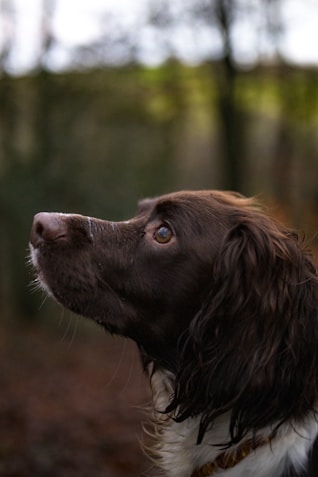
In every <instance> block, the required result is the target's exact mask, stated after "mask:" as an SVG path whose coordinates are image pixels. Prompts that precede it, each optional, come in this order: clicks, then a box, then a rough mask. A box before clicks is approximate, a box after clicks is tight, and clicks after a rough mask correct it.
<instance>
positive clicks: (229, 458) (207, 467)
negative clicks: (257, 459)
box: [191, 437, 270, 477]
mask: <svg viewBox="0 0 318 477" xmlns="http://www.w3.org/2000/svg"><path fill="white" fill-rule="evenodd" d="M269 442H270V438H269V437H265V438H255V439H249V440H247V441H245V442H244V443H243V444H241V445H240V446H238V447H237V448H236V449H234V450H232V451H229V450H226V451H224V452H222V453H221V454H219V455H218V456H217V457H216V459H214V460H213V461H212V462H208V463H207V464H204V465H203V466H202V467H201V468H200V469H196V470H195V471H194V472H192V474H191V477H208V476H211V475H214V474H215V473H216V472H217V471H218V470H227V469H230V468H231V467H235V466H236V465H237V464H239V463H240V462H241V461H242V460H243V459H245V457H247V456H248V455H249V454H251V453H252V452H253V451H255V450H256V449H257V448H258V447H261V446H263V445H265V444H268V443H269Z"/></svg>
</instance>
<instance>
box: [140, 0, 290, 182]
mask: <svg viewBox="0 0 318 477" xmlns="http://www.w3.org/2000/svg"><path fill="white" fill-rule="evenodd" d="M279 2H280V0H263V1H261V2H258V1H255V0H194V1H193V0H192V1H189V0H188V1H187V0H184V1H182V2H174V4H172V3H171V2H168V1H166V0H162V1H160V2H158V1H152V0H150V3H149V11H150V15H149V21H150V23H151V24H152V25H154V26H155V27H156V28H157V29H158V31H160V32H161V33H162V35H163V36H164V37H165V41H166V44H167V43H168V44H169V42H170V44H169V48H168V49H167V51H168V53H169V52H173V49H174V47H173V44H172V42H171V38H173V32H175V31H176V29H177V28H178V26H180V24H182V23H183V24H184V25H187V26H188V27H189V28H192V30H193V31H194V32H199V31H200V29H202V28H205V29H208V30H210V31H212V30H213V31H214V32H215V33H217V35H218V37H219V39H220V42H219V43H220V46H219V47H218V48H215V47H213V45H212V43H211V48H210V51H211V56H210V61H209V64H210V70H211V82H212V81H213V83H214V85H215V86H216V88H217V104H216V106H217V111H218V116H219V127H220V137H221V141H222V146H223V172H224V174H223V176H224V179H223V185H224V187H227V188H230V189H234V190H242V189H243V188H244V181H243V169H244V167H243V164H242V163H243V162H244V157H245V155H246V151H245V149H246V148H245V143H246V141H245V140H246V130H247V114H246V113H245V111H244V109H243V108H242V105H240V104H239V101H238V98H237V88H238V86H237V80H238V77H239V75H240V73H241V67H240V64H239V62H238V59H237V54H236V50H237V45H236V44H235V40H234V35H233V32H234V29H235V26H237V24H238V23H239V22H240V21H242V18H249V20H250V24H254V23H255V22H258V23H259V26H260V28H262V30H263V31H262V36H263V37H264V36H266V38H267V37H268V38H270V39H271V41H272V42H273V43H275V42H276V41H277V39H278V37H279V34H280V21H279V17H278V16H277V14H276V13H277V9H278V6H279ZM176 5H177V6H176ZM178 7H179V9H178ZM210 37H211V38H214V37H213V35H211V36H210ZM268 38H267V39H266V41H268ZM211 41H212V40H211ZM162 46H164V43H162ZM256 49H257V46H256V45H255V50H256Z"/></svg>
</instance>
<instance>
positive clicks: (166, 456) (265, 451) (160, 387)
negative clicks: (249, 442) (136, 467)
mask: <svg viewBox="0 0 318 477" xmlns="http://www.w3.org/2000/svg"><path fill="white" fill-rule="evenodd" d="M150 375H151V387H152V391H153V407H154V421H155V433H154V434H155V438H156V445H155V457H156V460H157V464H158V465H159V468H161V470H162V471H163V475H165V476H167V477H191V474H192V472H193V471H194V470H195V469H200V468H201V467H202V466H203V465H204V464H206V463H208V462H212V461H214V460H215V458H216V457H217V455H218V454H219V453H220V452H221V451H220V448H219V447H217V446H216V444H219V443H220V442H226V441H227V440H228V418H227V416H226V415H225V416H223V417H221V418H219V419H217V420H216V422H215V424H214V426H213V428H212V429H211V430H209V431H208V432H207V433H206V435H205V437H204V440H203V443H202V444H200V445H197V444H196V441H197V435H198V427H199V421H200V417H195V418H190V419H187V420H186V421H184V422H181V423H176V422H175V421H174V420H173V419H172V418H171V416H170V417H169V416H167V415H165V414H162V413H161V412H160V411H163V410H164V409H165V408H166V406H167V405H168V404H169V400H170V397H171V395H172V393H173V376H172V375H171V374H169V373H166V372H163V371H155V372H154V373H153V374H150ZM296 427H297V429H295V425H292V424H285V425H284V426H282V427H281V428H280V430H279V433H278V435H277V436H276V437H275V439H274V440H273V441H272V442H271V444H267V445H262V446H260V447H258V448H257V449H256V450H255V451H253V452H252V453H251V454H249V455H248V456H247V457H246V458H244V459H243V460H242V461H241V462H239V463H238V464H237V465H236V466H235V467H233V468H230V469H227V470H220V471H218V473H217V474H215V475H216V476H220V477H255V476H256V475H257V477H280V476H281V475H282V473H283V472H284V470H286V469H287V468H288V467H289V466H291V465H292V466H294V468H295V469H296V470H298V469H299V470H300V469H302V468H303V467H304V466H306V462H307V455H308V451H309V449H310V447H311V445H312V443H313V441H314V439H315V437H316V436H317V434H318V424H317V422H316V420H315V419H314V417H313V416H312V417H310V418H308V419H307V420H306V421H305V422H304V423H302V425H299V424H297V426H296ZM269 434H270V429H264V430H263V431H262V432H261V433H260V435H263V436H267V435H269ZM247 438H248V436H247Z"/></svg>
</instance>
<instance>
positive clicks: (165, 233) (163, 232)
mask: <svg viewBox="0 0 318 477" xmlns="http://www.w3.org/2000/svg"><path fill="white" fill-rule="evenodd" d="M172 235H173V233H172V230H171V229H170V228H169V227H167V226H166V225H161V226H160V227H159V228H158V229H157V230H156V231H155V233H154V239H155V240H156V241H157V242H158V243H168V242H170V240H171V238H172Z"/></svg>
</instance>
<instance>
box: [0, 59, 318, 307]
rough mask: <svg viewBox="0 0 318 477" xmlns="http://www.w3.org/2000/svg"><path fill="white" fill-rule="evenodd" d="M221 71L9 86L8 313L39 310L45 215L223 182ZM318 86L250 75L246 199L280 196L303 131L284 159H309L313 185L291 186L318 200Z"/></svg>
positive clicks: (5, 116)
mask: <svg viewBox="0 0 318 477" xmlns="http://www.w3.org/2000/svg"><path fill="white" fill-rule="evenodd" d="M218 68H219V66H218V65H217V64H215V65H213V67H211V64H206V65H201V66H200V67H196V68H191V67H187V66H184V65H181V64H179V63H178V62H176V61H170V62H168V63H167V64H165V65H163V66H161V67H160V68H156V69H149V68H143V67H141V66H131V65H128V66H125V67H123V68H119V69H103V70H102V69H96V70H93V71H86V72H81V73H80V72H70V73H65V74H59V75H52V74H49V73H47V72H46V71H40V72H39V73H37V74H35V75H33V76H28V77H23V78H10V77H8V76H4V77H2V78H1V79H0V211H1V229H0V263H1V271H0V312H1V313H2V315H7V316H9V315H10V314H11V315H13V313H15V312H18V314H22V315H24V316H35V315H36V313H37V308H38V303H39V299H38V296H34V295H32V294H31V293H30V290H29V288H28V282H30V280H31V275H30V273H29V271H28V269H27V268H26V266H25V256H26V253H27V252H26V249H27V243H28V235H29V229H30V226H31V222H32V217H33V214H34V213H36V212H38V211H41V210H59V211H64V212H70V211H71V212H79V213H83V214H88V215H91V216H99V217H104V218H109V219H115V220H120V219H124V218H127V217H129V216H130V215H131V214H133V212H134V210H135V207H136V202H137V200H138V199H139V198H141V197H144V196H152V195H157V194H161V193H164V192H167V191H169V190H172V189H176V188H185V187H187V188H204V187H211V188H213V187H218V188H222V187H224V184H225V183H226V181H225V177H224V167H223V158H224V151H223V150H222V148H221V146H220V144H221V142H220V129H219V120H218V110H217V104H218V99H219V98H218V93H217V92H218V89H217V87H216V78H217V74H218ZM316 84H317V71H315V70H312V71H302V70H296V69H292V68H287V67H286V68H284V69H283V68H281V69H273V68H272V69H270V68H267V69H266V68H262V69H257V70H255V71H249V72H240V73H239V75H238V78H237V81H236V83H235V98H234V99H235V102H236V107H237V108H238V110H239V111H240V118H242V120H244V124H245V127H246V128H247V132H248V134H247V136H248V142H247V147H246V151H245V155H244V157H241V158H240V164H239V166H240V168H241V173H242V176H243V177H244V182H243V184H242V191H243V192H246V193H259V192H265V193H267V194H271V193H273V192H274V193H275V188H273V185H272V184H273V177H274V178H275V177H276V176H277V174H276V175H275V172H273V171H275V160H276V159H275V158H276V156H275V153H274V152H275V150H276V148H277V141H278V136H279V131H281V127H280V126H281V125H282V124H286V125H287V129H288V131H292V134H291V135H290V136H289V144H288V146H286V149H285V150H284V151H283V153H282V154H283V155H284V156H286V157H287V158H289V152H288V151H290V148H292V150H293V151H297V152H299V153H300V155H299V158H298V160H297V161H296V164H297V165H298V166H297V167H298V168H299V167H300V170H303V171H305V173H304V175H303V180H302V181H300V180H298V182H297V184H296V185H295V184H294V183H292V184H290V183H289V184H287V185H288V187H297V194H298V196H299V195H301V194H302V191H303V190H305V191H306V198H307V199H308V201H311V203H315V201H317V193H316V190H317V176H316V173H317V160H316V158H317V147H318V146H317V141H316V139H315V136H316V134H315V128H316V127H317V119H318V92H317V88H316ZM302 150H303V151H305V152H306V155H304V156H302V155H301V151H302ZM293 158H294V155H293ZM293 161H294V159H293ZM287 162H288V161H287ZM288 164H290V162H288ZM292 164H294V162H293V163H292ZM289 167H292V165H290V166H289ZM293 167H294V166H293ZM297 194H296V195H297Z"/></svg>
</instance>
